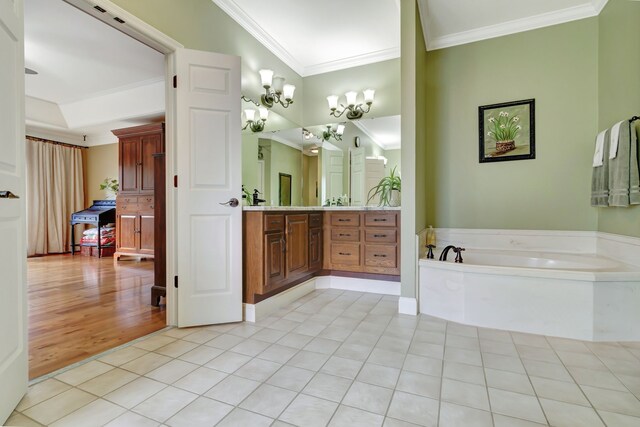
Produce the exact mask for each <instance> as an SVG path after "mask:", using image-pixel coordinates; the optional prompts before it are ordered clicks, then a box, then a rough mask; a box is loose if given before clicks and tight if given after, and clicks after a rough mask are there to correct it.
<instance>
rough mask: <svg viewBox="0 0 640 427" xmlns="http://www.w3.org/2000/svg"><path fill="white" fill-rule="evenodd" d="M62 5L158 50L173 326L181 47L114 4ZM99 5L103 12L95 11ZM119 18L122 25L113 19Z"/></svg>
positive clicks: (81, 1) (105, 0)
mask: <svg viewBox="0 0 640 427" xmlns="http://www.w3.org/2000/svg"><path fill="white" fill-rule="evenodd" d="M64 1H65V2H67V3H69V4H71V5H72V6H75V7H77V8H78V9H80V10H82V11H84V12H86V13H88V14H89V15H91V16H93V17H94V18H96V19H98V20H100V21H102V22H104V23H105V24H107V25H109V26H111V27H113V28H115V29H116V30H118V31H122V32H124V33H125V34H128V35H129V36H131V37H133V38H134V39H136V40H138V41H139V42H141V43H143V44H145V45H147V46H149V47H151V48H153V49H155V50H157V51H159V52H160V53H162V54H164V57H165V162H166V170H167V173H166V177H165V190H166V198H167V199H166V210H165V215H166V221H167V223H166V231H167V233H166V234H167V235H166V239H167V245H166V248H167V277H166V279H167V280H166V283H167V288H166V293H167V294H166V302H167V316H166V320H167V325H170V326H175V325H177V322H178V304H177V302H178V301H177V298H178V293H177V290H176V288H175V287H174V286H171V284H173V280H170V278H171V277H174V276H176V275H177V273H176V272H177V265H176V261H177V260H176V206H175V198H176V192H175V188H174V186H173V177H174V175H175V174H176V142H177V138H176V125H175V124H176V93H175V90H174V87H173V79H174V76H175V75H176V62H175V52H176V50H178V49H181V48H184V46H183V45H182V44H181V43H179V42H177V41H176V40H174V39H172V38H171V37H169V36H167V35H166V34H164V33H163V32H161V31H160V30H158V29H157V28H155V27H152V26H151V25H149V24H147V23H146V22H144V21H142V20H141V19H140V18H138V17H136V16H135V15H133V14H131V13H130V12H128V11H126V10H125V9H123V8H121V7H119V6H117V5H115V4H114V3H112V2H111V1H109V0H64ZM95 6H99V7H100V8H102V9H103V10H105V11H106V12H99V11H98V10H96V9H95ZM115 17H118V18H120V19H121V20H123V21H124V22H125V24H120V23H119V22H118V21H116V20H114V18H115Z"/></svg>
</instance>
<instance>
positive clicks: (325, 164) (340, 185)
mask: <svg viewBox="0 0 640 427" xmlns="http://www.w3.org/2000/svg"><path fill="white" fill-rule="evenodd" d="M322 169H323V171H322V172H323V173H322V200H321V204H325V202H326V201H327V199H329V200H331V199H333V198H336V199H337V198H338V197H340V196H342V195H343V194H344V155H343V154H342V151H340V150H326V149H324V148H323V149H322Z"/></svg>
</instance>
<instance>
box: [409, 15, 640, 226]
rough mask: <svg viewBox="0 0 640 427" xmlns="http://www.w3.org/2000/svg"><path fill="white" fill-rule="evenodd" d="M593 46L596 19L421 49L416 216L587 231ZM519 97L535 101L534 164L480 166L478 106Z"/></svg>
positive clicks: (452, 222) (594, 107)
mask: <svg viewBox="0 0 640 427" xmlns="http://www.w3.org/2000/svg"><path fill="white" fill-rule="evenodd" d="M635 40H636V42H637V41H638V38H637V37H636V39H635ZM597 46H598V18H591V19H584V20H581V21H576V22H571V23H567V24H563V25H556V26H552V27H548V28H543V29H539V30H535V31H529V32H525V33H520V34H515V35H510V36H505V37H500V38H496V39H491V40H486V41H481V42H477V43H472V44H468V45H463V46H458V47H453V48H449V49H443V50H436V51H431V52H427V54H426V70H425V71H422V70H420V68H419V66H418V65H417V69H418V70H419V71H418V72H419V74H421V75H423V76H424V77H423V78H422V79H421V82H423V83H424V82H426V85H427V87H426V95H425V96H424V97H422V98H421V99H420V105H421V106H424V107H426V112H424V114H425V115H424V116H423V115H422V114H423V112H421V111H420V107H418V108H417V109H416V113H417V120H418V123H420V125H418V126H417V130H416V133H417V135H416V146H417V148H418V150H422V149H424V150H426V151H425V152H423V153H421V154H417V158H419V159H423V161H424V166H423V165H419V167H418V170H420V169H423V170H424V169H428V172H427V173H426V174H425V175H424V176H418V177H417V178H416V179H417V182H418V183H424V190H418V191H425V192H426V193H427V196H428V199H429V203H428V206H429V207H428V208H427V207H425V208H424V210H423V211H422V212H425V213H426V219H427V221H428V223H429V224H433V225H434V226H437V227H454V228H496V229H542V230H544V229H559V230H595V229H596V226H597V211H596V210H595V209H594V208H592V207H591V206H590V200H589V196H590V190H591V189H590V186H591V184H590V183H591V160H592V157H593V141H594V138H595V135H596V133H597V130H598V127H597V124H596V120H595V118H596V117H597V114H598V49H597ZM636 47H637V46H636ZM418 61H419V59H418ZM418 92H419V89H418ZM528 98H535V99H536V159H535V160H520V161H509V162H497V163H484V164H480V163H479V162H478V106H481V105H487V104H494V103H500V102H508V101H516V100H521V99H528ZM404 118H405V115H404V112H403V119H404ZM425 118H426V125H424V120H425ZM404 142H405V141H404V138H403V144H404ZM403 150H404V145H403ZM403 159H406V157H404V153H403ZM403 172H406V165H404V164H403ZM403 178H405V174H404V173H403ZM418 185H419V184H418ZM418 188H420V185H419V186H418ZM403 201H404V200H403ZM418 213H420V209H418ZM416 222H417V223H418V222H420V221H419V220H418V218H417V219H416Z"/></svg>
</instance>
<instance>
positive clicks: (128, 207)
mask: <svg viewBox="0 0 640 427" xmlns="http://www.w3.org/2000/svg"><path fill="white" fill-rule="evenodd" d="M116 210H117V211H118V214H121V213H136V212H138V211H139V210H140V209H139V206H138V203H136V202H135V201H134V202H133V203H124V202H120V201H119V200H118V202H117V203H116Z"/></svg>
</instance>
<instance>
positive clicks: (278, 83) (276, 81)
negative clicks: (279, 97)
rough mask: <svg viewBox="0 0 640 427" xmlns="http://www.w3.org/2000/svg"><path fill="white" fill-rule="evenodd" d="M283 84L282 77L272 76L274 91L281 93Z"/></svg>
mask: <svg viewBox="0 0 640 427" xmlns="http://www.w3.org/2000/svg"><path fill="white" fill-rule="evenodd" d="M283 86H284V77H280V76H278V77H274V78H273V90H274V91H275V92H276V93H282V87H283Z"/></svg>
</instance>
